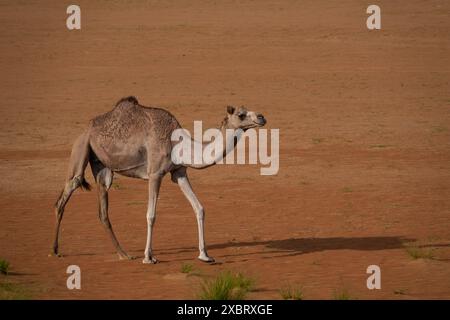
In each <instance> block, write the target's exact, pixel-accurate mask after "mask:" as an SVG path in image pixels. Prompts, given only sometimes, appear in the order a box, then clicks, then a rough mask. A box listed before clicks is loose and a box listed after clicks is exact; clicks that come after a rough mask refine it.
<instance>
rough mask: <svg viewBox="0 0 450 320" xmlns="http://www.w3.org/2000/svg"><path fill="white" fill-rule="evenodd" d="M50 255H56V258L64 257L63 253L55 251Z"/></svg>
mask: <svg viewBox="0 0 450 320" xmlns="http://www.w3.org/2000/svg"><path fill="white" fill-rule="evenodd" d="M48 256H49V257H56V258H62V257H63V255H62V254H61V253H54V252H52V253H49V254H48Z"/></svg>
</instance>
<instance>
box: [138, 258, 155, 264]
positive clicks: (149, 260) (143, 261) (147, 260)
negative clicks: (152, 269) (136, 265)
mask: <svg viewBox="0 0 450 320" xmlns="http://www.w3.org/2000/svg"><path fill="white" fill-rule="evenodd" d="M158 262H159V261H158V259H156V258H153V257H150V259H149V258H144V260H142V263H143V264H156V263H158Z"/></svg>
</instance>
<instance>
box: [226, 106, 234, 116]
mask: <svg viewBox="0 0 450 320" xmlns="http://www.w3.org/2000/svg"><path fill="white" fill-rule="evenodd" d="M234 110H236V108H235V107H233V106H228V107H227V112H228V113H229V114H233V113H234Z"/></svg>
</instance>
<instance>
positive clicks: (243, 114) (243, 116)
mask: <svg viewBox="0 0 450 320" xmlns="http://www.w3.org/2000/svg"><path fill="white" fill-rule="evenodd" d="M238 117H239V119H241V120H244V119H245V117H246V114H245V113H240V114H239V115H238Z"/></svg>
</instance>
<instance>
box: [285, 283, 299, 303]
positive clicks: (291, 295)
mask: <svg viewBox="0 0 450 320" xmlns="http://www.w3.org/2000/svg"><path fill="white" fill-rule="evenodd" d="M280 295H281V297H282V298H283V299H284V300H303V288H302V287H301V286H292V285H287V286H285V287H283V288H281V289H280Z"/></svg>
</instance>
